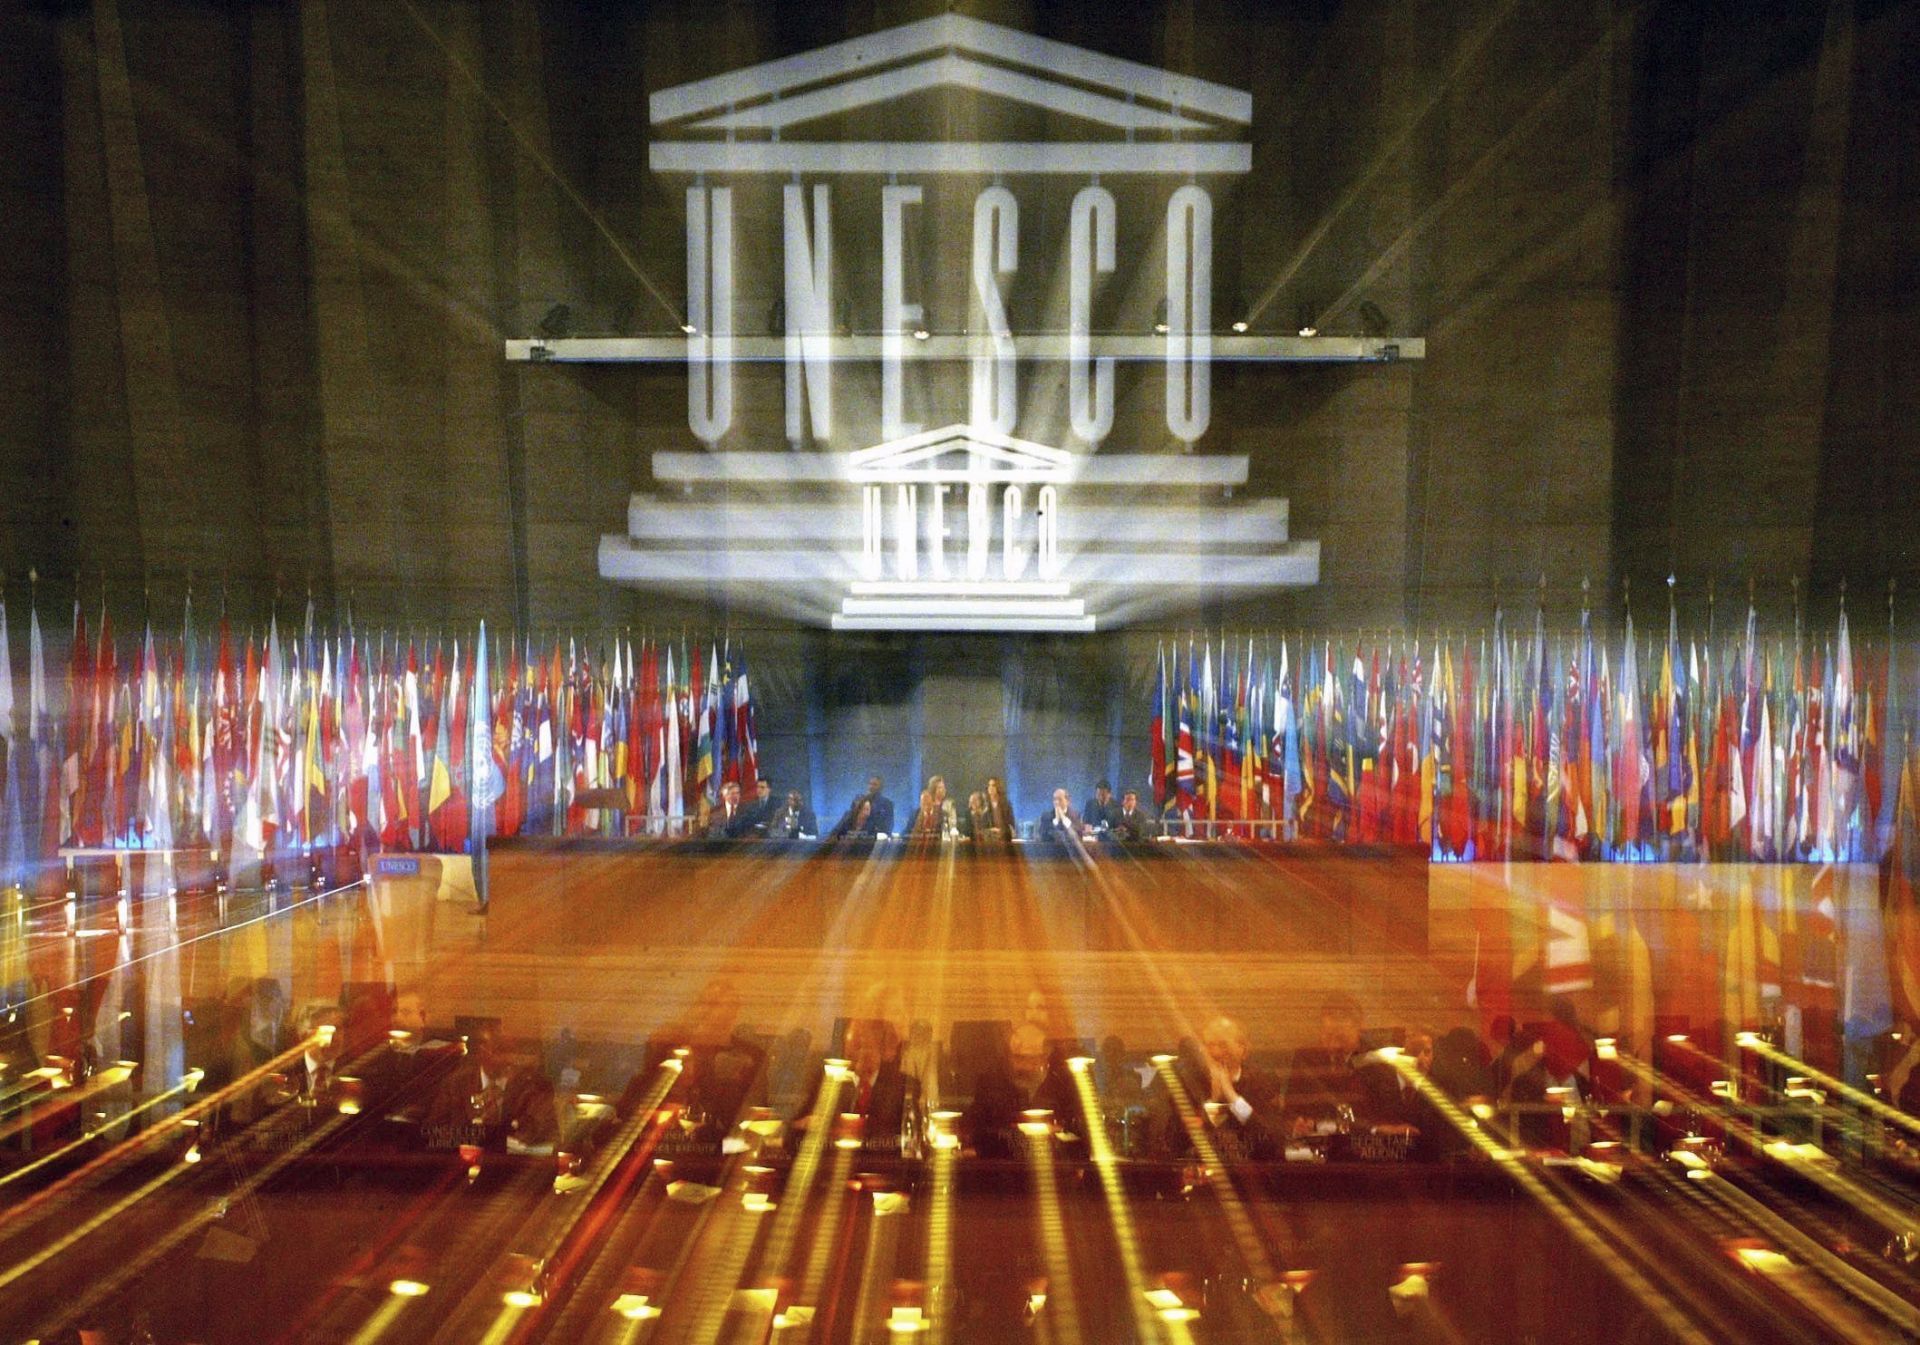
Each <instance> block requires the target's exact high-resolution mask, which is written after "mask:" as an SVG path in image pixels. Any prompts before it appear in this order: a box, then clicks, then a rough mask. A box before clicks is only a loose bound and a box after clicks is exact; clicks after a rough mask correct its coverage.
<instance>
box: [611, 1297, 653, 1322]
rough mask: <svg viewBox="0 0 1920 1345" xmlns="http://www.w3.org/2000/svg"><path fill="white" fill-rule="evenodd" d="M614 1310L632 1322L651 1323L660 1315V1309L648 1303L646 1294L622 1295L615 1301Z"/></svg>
mask: <svg viewBox="0 0 1920 1345" xmlns="http://www.w3.org/2000/svg"><path fill="white" fill-rule="evenodd" d="M613 1310H614V1311H615V1312H617V1313H619V1314H620V1315H621V1316H622V1317H625V1318H626V1319H627V1320H628V1321H630V1322H645V1321H651V1320H652V1319H653V1318H655V1317H658V1316H659V1315H660V1309H659V1308H658V1307H656V1306H655V1305H653V1304H652V1303H649V1302H647V1296H646V1295H645V1294H622V1295H620V1297H618V1298H616V1299H614V1300H613Z"/></svg>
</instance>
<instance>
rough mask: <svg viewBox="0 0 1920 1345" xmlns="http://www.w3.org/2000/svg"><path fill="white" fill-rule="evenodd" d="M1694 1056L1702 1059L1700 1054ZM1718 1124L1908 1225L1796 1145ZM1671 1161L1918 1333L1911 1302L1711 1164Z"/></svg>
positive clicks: (1635, 1064)
mask: <svg viewBox="0 0 1920 1345" xmlns="http://www.w3.org/2000/svg"><path fill="white" fill-rule="evenodd" d="M1698 1054H1702V1055H1703V1056H1704V1053H1698ZM1620 1064H1621V1065H1622V1066H1623V1067H1624V1068H1625V1069H1627V1070H1628V1071H1630V1072H1632V1073H1633V1074H1635V1075H1637V1076H1639V1077H1641V1078H1642V1079H1644V1080H1645V1081H1646V1082H1648V1083H1650V1084H1653V1085H1654V1086H1656V1087H1659V1088H1661V1089H1662V1090H1663V1091H1666V1092H1669V1093H1674V1094H1678V1095H1680V1096H1681V1097H1683V1098H1686V1099H1692V1100H1697V1099H1698V1094H1696V1093H1694V1092H1693V1091H1692V1090H1691V1089H1688V1088H1687V1087H1686V1086H1685V1085H1684V1084H1681V1083H1679V1082H1678V1081H1677V1080H1673V1079H1669V1078H1666V1077H1665V1076H1663V1075H1661V1074H1660V1072H1659V1071H1658V1070H1656V1069H1654V1068H1653V1067H1652V1066H1651V1065H1648V1064H1646V1063H1645V1062H1644V1061H1640V1060H1636V1059H1634V1058H1633V1057H1632V1056H1629V1055H1626V1054H1625V1053H1624V1052H1623V1053H1622V1054H1621V1056H1620ZM1722 1124H1724V1125H1725V1126H1726V1128H1727V1132H1728V1133H1729V1134H1732V1135H1737V1136H1739V1138H1740V1139H1742V1140H1743V1141H1744V1142H1746V1143H1747V1144H1749V1145H1751V1146H1752V1147H1753V1149H1754V1150H1755V1152H1762V1153H1768V1156H1769V1157H1771V1158H1773V1159H1775V1161H1777V1162H1781V1163H1782V1164H1783V1165H1784V1166H1787V1167H1788V1168H1789V1169H1790V1170H1791V1171H1793V1172H1795V1173H1797V1174H1798V1175H1800V1176H1803V1177H1805V1178H1807V1179H1808V1180H1810V1181H1812V1182H1813V1183H1815V1184H1816V1185H1818V1186H1820V1187H1821V1188H1822V1189H1823V1190H1825V1191H1826V1192H1827V1193H1828V1194H1829V1195H1832V1196H1834V1197H1835V1198H1837V1199H1839V1200H1840V1201H1841V1202H1842V1203H1845V1204H1849V1205H1853V1206H1854V1207H1855V1208H1856V1209H1859V1210H1861V1212H1862V1213H1866V1214H1868V1215H1869V1217H1875V1221H1876V1222H1880V1223H1882V1224H1883V1225H1884V1224H1885V1223H1886V1219H1887V1217H1891V1218H1892V1219H1893V1220H1895V1221H1896V1223H1897V1224H1899V1225H1900V1226H1904V1227H1911V1226H1912V1224H1911V1222H1910V1221H1907V1220H1905V1219H1904V1217H1903V1216H1901V1215H1900V1214H1899V1213H1898V1212H1897V1211H1894V1210H1892V1209H1891V1208H1890V1207H1888V1206H1887V1205H1886V1204H1885V1202H1883V1201H1880V1200H1878V1199H1877V1198H1876V1197H1874V1196H1872V1195H1871V1194H1870V1193H1868V1192H1865V1191H1862V1190H1860V1189H1859V1188H1858V1187H1857V1186H1855V1184H1854V1183H1852V1182H1850V1181H1848V1180H1847V1179H1846V1178H1845V1177H1844V1176H1842V1175H1841V1174H1840V1173H1838V1172H1835V1171H1833V1170H1832V1169H1831V1168H1830V1167H1829V1166H1828V1165H1827V1164H1826V1163H1825V1162H1823V1161H1822V1162H1808V1161H1806V1158H1805V1156H1804V1154H1803V1153H1801V1152H1799V1151H1797V1148H1796V1146H1790V1145H1789V1146H1785V1147H1783V1148H1780V1149H1778V1150H1775V1151H1773V1152H1770V1153H1769V1152H1768V1148H1769V1141H1767V1140H1765V1139H1764V1138H1763V1137H1761V1136H1760V1135H1759V1134H1758V1133H1756V1132H1755V1131H1754V1130H1753V1128H1752V1127H1751V1126H1749V1125H1747V1124H1746V1123H1745V1122H1743V1121H1741V1120H1740V1119H1739V1118H1737V1117H1735V1116H1732V1115H1726V1116H1724V1117H1722ZM1671 1157H1672V1158H1673V1159H1674V1161H1675V1162H1677V1163H1679V1164H1680V1165H1681V1166H1682V1167H1685V1168H1687V1169H1689V1171H1688V1173H1687V1175H1688V1176H1689V1177H1691V1178H1694V1179H1696V1183H1697V1184H1698V1185H1700V1186H1701V1187H1702V1188H1703V1189H1705V1190H1706V1191H1707V1192H1708V1193H1709V1194H1710V1195H1711V1196H1712V1197H1713V1198H1714V1199H1716V1200H1717V1201H1719V1202H1720V1203H1721V1204H1722V1205H1724V1206H1727V1207H1729V1208H1730V1209H1732V1210H1734V1211H1736V1212H1737V1214H1738V1216H1739V1217H1740V1218H1742V1219H1745V1220H1746V1221H1747V1222H1748V1223H1749V1224H1750V1225H1752V1226H1754V1227H1757V1228H1760V1229H1761V1230H1762V1231H1764V1232H1765V1233H1766V1234H1767V1235H1768V1236H1769V1237H1771V1238H1772V1239H1773V1240H1774V1241H1775V1242H1777V1243H1779V1244H1780V1245H1781V1246H1784V1247H1787V1248H1788V1249H1789V1250H1790V1251H1792V1252H1793V1254H1794V1255H1795V1256H1797V1257H1799V1259H1800V1261H1801V1262H1802V1263H1803V1264H1805V1265H1809V1266H1812V1267H1813V1268H1815V1269H1816V1270H1817V1271H1819V1273H1820V1274H1822V1275H1823V1276H1825V1277H1826V1278H1827V1279H1829V1280H1831V1281H1832V1282H1833V1283H1834V1284H1835V1285H1837V1286H1838V1287H1839V1288H1840V1289H1841V1290H1842V1291H1844V1292H1846V1293H1848V1294H1851V1295H1853V1296H1854V1297H1855V1298H1857V1299H1859V1300H1860V1301H1861V1302H1862V1303H1865V1304H1866V1305H1867V1306H1868V1307H1870V1308H1872V1309H1873V1310H1874V1311H1876V1312H1878V1313H1880V1314H1881V1315H1882V1316H1884V1317H1886V1318H1887V1319H1888V1320H1889V1321H1893V1322H1895V1323H1898V1324H1900V1326H1901V1327H1902V1329H1903V1330H1905V1331H1906V1332H1907V1333H1909V1334H1915V1335H1920V1308H1915V1307H1914V1306H1913V1305H1912V1304H1911V1303H1909V1302H1907V1301H1906V1300H1905V1299H1903V1298H1901V1297H1900V1296H1899V1295H1897V1294H1895V1293H1893V1292H1892V1291H1891V1290H1889V1289H1887V1288H1886V1286H1884V1285H1882V1284H1879V1283H1878V1282H1876V1281H1875V1280H1873V1279H1872V1278H1871V1277H1870V1276H1868V1275H1866V1274H1864V1273H1862V1272H1861V1271H1859V1270H1857V1269H1855V1268H1854V1267H1853V1266H1850V1265H1848V1264H1847V1263H1846V1262H1845V1261H1844V1260H1842V1259H1841V1258H1840V1257H1838V1256H1836V1255H1834V1253H1833V1252H1832V1250H1831V1249H1829V1248H1826V1247H1823V1246H1821V1245H1820V1243H1818V1242H1816V1241H1815V1240H1814V1239H1813V1238H1812V1237H1810V1236H1808V1235H1807V1234H1806V1233H1805V1232H1803V1231H1802V1230H1800V1229H1798V1228H1796V1227H1795V1226H1794V1225H1793V1224H1792V1223H1791V1222H1790V1221H1788V1220H1787V1219H1785V1218H1783V1217H1781V1216H1780V1215H1779V1214H1777V1213H1775V1212H1774V1211H1773V1210H1772V1209H1770V1208H1768V1206H1767V1205H1766V1204H1765V1203H1764V1202H1762V1201H1760V1200H1758V1199H1756V1198H1755V1197H1754V1196H1753V1195H1752V1194H1751V1193H1750V1192H1748V1191H1745V1190H1742V1189H1741V1188H1739V1187H1738V1186H1735V1185H1734V1184H1733V1183H1732V1182H1729V1181H1726V1180H1724V1179H1718V1174H1717V1173H1715V1171H1714V1170H1713V1166H1712V1164H1711V1163H1709V1162H1708V1161H1707V1159H1705V1158H1704V1157H1702V1156H1701V1155H1699V1154H1697V1153H1692V1152H1689V1151H1687V1150H1684V1149H1677V1150H1675V1151H1673V1153H1672V1154H1671ZM1823 1157H1824V1155H1823ZM1863 1202H1864V1203H1863ZM1870 1207H1877V1208H1878V1209H1879V1210H1881V1211H1884V1216H1883V1217H1882V1216H1876V1215H1875V1213H1874V1209H1873V1208H1870Z"/></svg>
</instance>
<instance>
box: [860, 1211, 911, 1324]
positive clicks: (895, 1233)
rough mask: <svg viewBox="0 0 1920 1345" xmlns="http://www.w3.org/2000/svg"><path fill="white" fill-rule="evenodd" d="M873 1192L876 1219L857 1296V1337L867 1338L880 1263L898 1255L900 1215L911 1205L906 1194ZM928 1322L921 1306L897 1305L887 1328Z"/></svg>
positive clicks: (864, 1260)
mask: <svg viewBox="0 0 1920 1345" xmlns="http://www.w3.org/2000/svg"><path fill="white" fill-rule="evenodd" d="M872 1195H873V1223H872V1225H871V1227H870V1230H869V1232H868V1234H867V1254H866V1256H865V1257H864V1258H863V1259H862V1262H861V1266H860V1291H859V1293H858V1294H857V1295H856V1296H855V1297H854V1300H853V1302H854V1308H853V1338H854V1339H855V1340H865V1339H866V1338H867V1337H868V1335H869V1334H870V1332H871V1330H872V1326H871V1324H872V1322H873V1319H874V1316H875V1306H876V1302H877V1300H878V1297H879V1282H880V1267H881V1266H882V1265H887V1264H892V1262H893V1261H894V1259H895V1257H896V1256H897V1255H898V1252H899V1245H900V1224H901V1222H902V1221H901V1219H900V1215H901V1214H903V1213H905V1212H906V1208H907V1203H906V1197H905V1196H896V1194H895V1193H894V1192H891V1191H874V1192H872ZM903 1312H911V1314H912V1315H911V1317H907V1316H905V1315H903ZM909 1322H911V1325H909V1324H908V1323H909ZM927 1325H928V1323H927V1321H926V1317H925V1314H923V1313H922V1312H921V1311H920V1309H918V1308H912V1309H906V1310H903V1309H901V1308H897V1307H896V1308H894V1309H893V1311H892V1312H891V1313H890V1314H889V1315H888V1317H887V1330H888V1331H889V1332H892V1333H895V1334H900V1333H915V1332H920V1331H924V1330H926V1329H927Z"/></svg>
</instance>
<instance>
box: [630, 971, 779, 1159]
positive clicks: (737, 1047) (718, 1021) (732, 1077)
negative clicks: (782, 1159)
mask: <svg viewBox="0 0 1920 1345" xmlns="http://www.w3.org/2000/svg"><path fill="white" fill-rule="evenodd" d="M739 1021H740V992H739V991H738V990H736V989H735V988H734V987H733V984H732V983H731V982H729V981H724V980H722V981H715V982H712V983H711V984H709V985H708V986H706V987H705V988H704V989H703V990H701V992H700V994H699V996H698V997H697V998H696V999H695V1000H694V1002H693V1004H692V1005H691V1006H690V1007H689V1009H688V1011H687V1015H686V1017H685V1019H684V1020H683V1021H681V1022H679V1023H677V1024H675V1025H673V1026H672V1027H669V1028H667V1029H665V1030H664V1031H662V1032H660V1033H658V1034H656V1035H655V1036H654V1037H652V1038H651V1039H650V1040H649V1041H648V1042H647V1050H646V1058H645V1063H644V1064H643V1065H642V1066H641V1068H640V1070H639V1072H638V1073H636V1074H635V1075H634V1076H633V1078H632V1079H631V1080H630V1081H629V1082H628V1084H627V1087H626V1090H625V1091H624V1092H623V1093H622V1094H621V1096H620V1101H619V1104H618V1106H617V1108H616V1110H617V1111H618V1113H619V1114H620V1116H622V1117H631V1116H632V1115H633V1113H634V1111H635V1110H636V1109H637V1108H638V1107H639V1106H640V1104H641V1103H642V1102H644V1101H645V1100H646V1099H647V1097H648V1096H649V1095H650V1094H651V1093H652V1092H653V1091H654V1089H655V1088H656V1087H657V1086H658V1085H659V1084H660V1083H661V1082H662V1079H661V1076H660V1066H661V1063H662V1062H663V1061H665V1060H666V1059H667V1057H668V1056H670V1055H672V1054H673V1053H674V1052H675V1051H676V1050H679V1049H681V1048H685V1050H686V1052H687V1054H686V1055H685V1056H684V1057H682V1058H681V1059H682V1063H681V1066H680V1070H679V1074H678V1077H677V1078H675V1079H674V1080H673V1081H672V1087H671V1089H670V1090H669V1091H668V1093H667V1095H666V1101H667V1102H669V1103H673V1102H678V1103H680V1104H682V1105H683V1106H684V1107H685V1108H686V1117H685V1119H687V1120H689V1121H690V1122H691V1123H692V1125H693V1129H692V1131H691V1132H690V1134H689V1135H688V1140H689V1141H690V1142H692V1143H694V1144H697V1145H708V1146H712V1145H718V1144H719V1143H720V1141H721V1140H723V1139H725V1138H726V1137H727V1136H728V1135H729V1134H731V1133H732V1132H733V1128H734V1126H735V1125H736V1124H738V1123H739V1122H740V1121H741V1120H742V1119H744V1118H745V1117H746V1114H747V1111H748V1109H749V1108H752V1107H764V1106H765V1105H766V1103H767V1053H766V1051H764V1050H763V1049H761V1047H760V1046H759V1045H758V1044H756V1043H754V1042H751V1041H746V1040H743V1039H742V1038H740V1037H738V1036H736V1035H735V1029H736V1028H737V1027H738V1026H739Z"/></svg>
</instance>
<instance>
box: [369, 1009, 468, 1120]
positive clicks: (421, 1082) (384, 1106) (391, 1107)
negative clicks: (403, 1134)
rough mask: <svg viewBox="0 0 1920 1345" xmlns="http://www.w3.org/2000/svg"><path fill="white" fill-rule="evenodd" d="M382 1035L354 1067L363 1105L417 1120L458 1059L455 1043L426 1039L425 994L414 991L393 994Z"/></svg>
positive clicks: (389, 1117)
mask: <svg viewBox="0 0 1920 1345" xmlns="http://www.w3.org/2000/svg"><path fill="white" fill-rule="evenodd" d="M386 1038H387V1039H386V1042H385V1043H384V1044H383V1045H381V1046H380V1047H378V1048H376V1050H375V1051H374V1053H373V1057H372V1058H371V1059H370V1060H368V1061H367V1063H366V1064H365V1065H363V1066H360V1067H359V1073H360V1075H361V1077H362V1078H363V1079H364V1080H365V1081H366V1096H365V1102H364V1107H365V1110H366V1112H367V1113H368V1114H369V1115H372V1116H375V1117H379V1118H382V1119H386V1120H401V1121H407V1122H417V1121H418V1120H420V1118H421V1117H422V1116H424V1115H425V1113H426V1111H427V1108H428V1105H429V1104H430V1103H431V1102H432V1100H433V1097H434V1094H435V1092H436V1091H437V1090H438V1089H439V1087H440V1084H441V1082H442V1080H444V1079H445V1077H446V1076H447V1074H448V1073H450V1072H451V1071H452V1070H453V1068H454V1067H455V1066H456V1065H458V1064H459V1063H460V1058H461V1057H460V1048H459V1047H458V1046H457V1045H456V1044H454V1043H453V1042H451V1041H446V1040H435V1039H433V1038H432V1035H431V1030H430V1029H429V1028H428V1026H427V1007H426V999H425V997H424V996H422V994H421V993H420V992H419V991H418V990H402V991H401V992H400V993H399V995H398V996H396V997H395V999H394V1002H393V1013H392V1015H391V1017H390V1018H389V1020H388V1028H387V1033H386Z"/></svg>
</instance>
